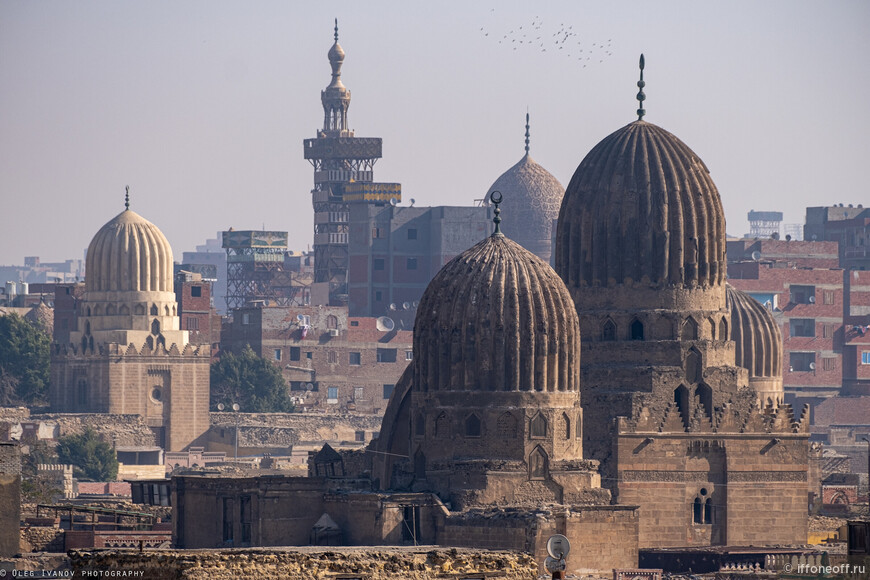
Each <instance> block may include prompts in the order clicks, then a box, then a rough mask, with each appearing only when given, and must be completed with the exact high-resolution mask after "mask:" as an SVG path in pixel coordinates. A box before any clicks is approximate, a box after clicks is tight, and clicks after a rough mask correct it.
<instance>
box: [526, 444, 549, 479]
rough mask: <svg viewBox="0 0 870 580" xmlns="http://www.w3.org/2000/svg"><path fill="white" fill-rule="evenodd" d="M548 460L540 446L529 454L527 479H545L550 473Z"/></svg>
mask: <svg viewBox="0 0 870 580" xmlns="http://www.w3.org/2000/svg"><path fill="white" fill-rule="evenodd" d="M549 463H550V458H549V457H547V452H546V451H544V450H543V449H542V448H541V446H540V445H538V446H537V447H535V448H534V449H533V450H532V452H531V453H530V454H529V479H546V478H547V475H548V474H549V471H550V465H549Z"/></svg>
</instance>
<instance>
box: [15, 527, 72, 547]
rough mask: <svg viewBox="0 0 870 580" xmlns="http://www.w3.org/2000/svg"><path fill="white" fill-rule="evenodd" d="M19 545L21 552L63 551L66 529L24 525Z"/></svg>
mask: <svg viewBox="0 0 870 580" xmlns="http://www.w3.org/2000/svg"><path fill="white" fill-rule="evenodd" d="M19 546H20V550H21V553H27V552H63V551H64V531H63V530H62V529H60V528H59V527H54V526H51V527H47V526H24V527H23V528H21V541H20V544H19Z"/></svg>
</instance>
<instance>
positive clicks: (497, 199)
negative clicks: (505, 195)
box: [489, 190, 504, 236]
mask: <svg viewBox="0 0 870 580" xmlns="http://www.w3.org/2000/svg"><path fill="white" fill-rule="evenodd" d="M489 200H490V201H491V202H492V204H493V205H494V206H495V209H494V210H493V211H492V213H494V214H495V217H493V218H492V223H494V224H495V230H494V231H493V232H492V235H494V236H503V235H504V234H503V233H501V229H500V228H499V224H500V223H501V216H499V214H500V213H501V210H500V209H498V204H500V203H501V200H502V196H501V192H500V191H498V190H496V191H493V192H491V193H490V194H489Z"/></svg>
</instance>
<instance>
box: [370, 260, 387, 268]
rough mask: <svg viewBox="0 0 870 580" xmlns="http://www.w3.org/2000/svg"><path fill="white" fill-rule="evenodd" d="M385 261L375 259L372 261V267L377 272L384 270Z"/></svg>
mask: <svg viewBox="0 0 870 580" xmlns="http://www.w3.org/2000/svg"><path fill="white" fill-rule="evenodd" d="M384 265H385V264H384V259H383V258H375V259H374V260H372V266H373V267H374V269H375V270H383V269H384Z"/></svg>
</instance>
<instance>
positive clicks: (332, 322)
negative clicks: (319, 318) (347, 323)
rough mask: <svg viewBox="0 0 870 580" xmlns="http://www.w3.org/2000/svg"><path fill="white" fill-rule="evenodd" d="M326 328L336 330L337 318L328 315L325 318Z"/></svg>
mask: <svg viewBox="0 0 870 580" xmlns="http://www.w3.org/2000/svg"><path fill="white" fill-rule="evenodd" d="M326 328H338V317H337V316H335V315H334V314H330V315H329V316H327V317H326Z"/></svg>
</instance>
